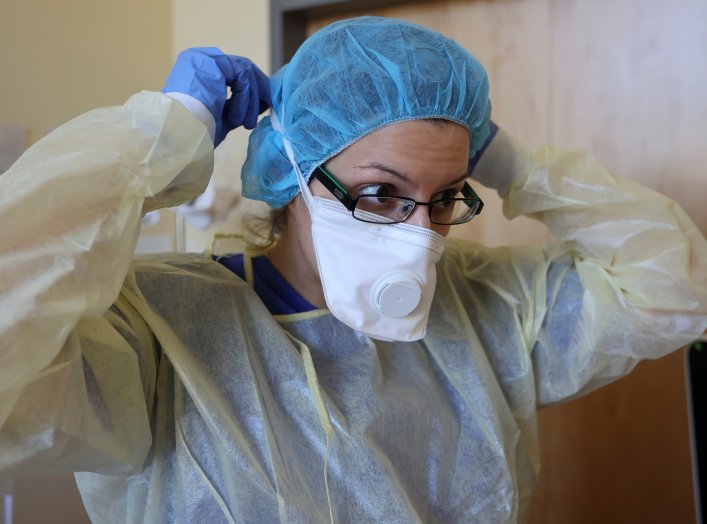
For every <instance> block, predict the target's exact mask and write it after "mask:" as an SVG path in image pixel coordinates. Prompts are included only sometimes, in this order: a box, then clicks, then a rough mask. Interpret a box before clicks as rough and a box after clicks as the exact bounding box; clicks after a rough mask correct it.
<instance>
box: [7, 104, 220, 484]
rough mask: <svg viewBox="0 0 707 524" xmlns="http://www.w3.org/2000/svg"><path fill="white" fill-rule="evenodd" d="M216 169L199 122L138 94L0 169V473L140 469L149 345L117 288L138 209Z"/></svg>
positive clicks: (202, 181) (176, 200) (149, 388)
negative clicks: (4, 168) (11, 164)
mask: <svg viewBox="0 0 707 524" xmlns="http://www.w3.org/2000/svg"><path fill="white" fill-rule="evenodd" d="M212 167H213V144H212V142H211V139H210V137H209V134H208V131H207V129H206V127H205V126H204V125H203V124H202V123H201V122H200V121H199V120H198V119H197V118H195V117H194V116H193V115H192V114H191V113H189V111H187V110H186V109H185V108H184V107H183V106H181V105H180V104H179V103H178V102H176V101H174V100H172V99H171V98H169V97H166V96H164V95H162V94H159V93H151V92H142V93H139V94H137V95H135V96H133V97H131V98H130V99H129V100H128V101H127V103H126V104H125V105H123V106H120V107H111V108H104V109H97V110H94V111H91V112H89V113H86V114H84V115H81V116H79V117H77V118H75V119H74V120H72V121H70V122H68V123H66V124H64V125H62V126H61V127H59V128H57V129H56V130H55V131H53V132H52V133H50V134H49V135H47V136H46V137H45V138H43V139H42V140H40V141H39V142H37V143H36V144H35V145H34V146H32V147H31V148H30V149H28V150H27V151H26V152H25V154H24V155H23V156H22V157H21V158H20V159H19V160H18V161H17V162H16V163H15V164H14V165H13V166H12V167H11V168H10V169H9V170H8V171H6V172H5V173H4V174H2V175H1V176H0V223H2V224H3V225H4V227H3V228H2V229H3V233H2V235H0V472H2V473H5V474H21V473H29V472H33V471H39V470H41V471H50V472H53V471H67V470H69V471H79V470H90V471H101V472H112V473H117V472H124V471H126V470H130V471H132V470H134V469H136V468H139V467H140V465H141V464H142V461H143V460H144V457H145V455H146V453H147V451H148V449H149V446H150V444H151V432H150V424H149V418H148V414H149V409H150V403H151V402H152V396H153V391H154V380H155V378H154V377H155V366H156V350H155V345H154V342H153V337H152V335H151V333H149V331H148V330H147V328H146V327H145V324H144V322H141V321H140V318H139V315H137V313H136V312H135V311H134V310H133V309H132V308H131V307H130V306H129V304H128V303H127V301H125V300H123V299H122V298H119V293H120V291H121V287H122V286H123V285H124V283H125V282H128V283H129V282H130V281H131V279H132V272H131V270H130V267H131V261H132V257H133V252H134V248H135V244H136V241H137V238H138V234H139V226H140V220H141V217H142V215H143V213H144V212H146V211H149V210H153V209H157V208H161V207H167V206H174V205H179V204H182V203H184V202H186V201H188V200H190V199H192V198H194V197H195V196H196V195H197V194H199V193H200V192H201V191H202V190H203V189H204V187H205V186H206V184H207V183H208V179H209V176H210V174H211V171H212Z"/></svg>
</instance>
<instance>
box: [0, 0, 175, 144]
mask: <svg viewBox="0 0 707 524" xmlns="http://www.w3.org/2000/svg"><path fill="white" fill-rule="evenodd" d="M171 18H172V17H171V5H170V0H152V1H150V2H143V1H139V0H122V1H121V2H110V1H108V0H64V1H61V2H57V1H55V0H31V1H26V0H4V1H3V2H2V12H1V14H0V64H2V82H0V123H11V124H17V125H21V126H24V127H27V128H28V129H29V137H28V138H29V142H30V143H31V142H34V141H36V140H37V139H39V138H40V137H42V136H43V135H44V134H46V133H47V132H48V131H50V130H51V129H53V128H54V127H56V126H58V125H59V124H61V123H63V122H65V121H66V120H68V119H70V118H71V117H73V116H75V115H77V114H80V113H82V112H85V111H87V110H89V109H91V108H94V107H100V106H106V105H114V104H121V103H122V102H124V101H125V99H126V98H127V97H129V96H130V95H131V94H132V93H134V92H136V91H138V90H140V89H159V88H160V87H161V85H162V82H163V79H164V77H165V75H166V74H167V73H168V72H169V67H170V62H171V59H172V23H171Z"/></svg>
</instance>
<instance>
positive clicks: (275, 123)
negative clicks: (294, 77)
mask: <svg viewBox="0 0 707 524" xmlns="http://www.w3.org/2000/svg"><path fill="white" fill-rule="evenodd" d="M282 114H283V115H284V114H285V105H284V104H283V105H282ZM270 122H271V123H272V127H273V129H275V130H276V131H279V132H280V136H281V137H282V143H283V144H284V146H285V153H287V158H288V159H289V160H290V164H292V168H293V169H294V170H295V174H296V175H297V183H298V184H299V189H300V191H301V192H302V196H303V197H304V202H305V203H306V204H307V208H309V211H310V213H311V211H312V202H313V200H314V197H313V196H312V193H311V191H310V190H309V186H308V185H307V181H306V180H305V179H304V175H303V174H302V171H300V168H299V166H298V165H297V162H296V161H295V153H294V151H293V150H292V144H291V143H290V141H289V140H287V138H285V130H284V129H283V127H282V125H281V124H280V120H279V119H278V118H277V114H276V112H275V111H271V112H270Z"/></svg>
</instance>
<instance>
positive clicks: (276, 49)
mask: <svg viewBox="0 0 707 524" xmlns="http://www.w3.org/2000/svg"><path fill="white" fill-rule="evenodd" d="M413 3H421V2H420V0H417V1H416V0H335V1H331V0H270V67H271V68H272V69H271V70H272V72H273V73H274V72H275V71H277V70H278V69H280V67H282V66H283V65H284V64H285V63H286V62H289V61H290V59H291V58H292V55H294V54H295V51H297V48H298V47H299V46H300V45H301V44H302V42H304V40H305V39H306V38H307V24H308V23H309V21H310V20H311V19H312V18H316V17H322V16H335V15H339V14H352V13H356V12H361V11H366V10H370V9H376V8H382V7H392V6H396V5H401V4H413Z"/></svg>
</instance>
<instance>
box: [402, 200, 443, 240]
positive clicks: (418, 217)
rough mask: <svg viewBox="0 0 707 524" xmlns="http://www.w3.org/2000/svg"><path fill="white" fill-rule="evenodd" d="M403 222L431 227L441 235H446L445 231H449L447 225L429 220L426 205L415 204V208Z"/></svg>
mask: <svg viewBox="0 0 707 524" xmlns="http://www.w3.org/2000/svg"><path fill="white" fill-rule="evenodd" d="M405 223H406V224H411V225H413V226H418V227H424V228H425V229H431V230H432V231H434V232H435V233H438V234H440V235H442V236H447V233H449V226H442V225H439V224H433V223H432V222H430V210H429V207H427V206H421V205H416V206H415V209H413V210H412V213H410V216H409V217H408V218H407V220H406V221H405Z"/></svg>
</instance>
